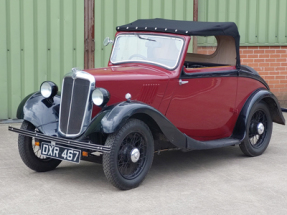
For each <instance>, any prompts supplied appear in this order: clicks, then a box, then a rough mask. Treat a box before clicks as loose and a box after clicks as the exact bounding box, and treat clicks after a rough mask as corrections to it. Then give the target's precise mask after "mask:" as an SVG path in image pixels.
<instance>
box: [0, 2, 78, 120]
mask: <svg viewBox="0 0 287 215" xmlns="http://www.w3.org/2000/svg"><path fill="white" fill-rule="evenodd" d="M0 5H1V7H0V29H1V38H0V65H1V71H0V77H1V79H0V80H1V84H0V92H1V93H0V101H1V104H0V119H7V118H15V117H16V110H17V107H18V104H19V103H20V101H21V99H23V98H24V97H25V96H26V95H27V94H29V93H32V92H34V91H37V90H38V89H39V86H40V84H41V83H42V82H43V81H45V80H52V81H54V82H55V83H56V84H57V85H58V86H59V87H61V82H62V78H63V75H64V74H65V73H67V72H69V71H70V70H71V68H72V67H79V68H84V1H82V0H0Z"/></svg>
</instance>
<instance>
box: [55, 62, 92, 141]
mask: <svg viewBox="0 0 287 215" xmlns="http://www.w3.org/2000/svg"><path fill="white" fill-rule="evenodd" d="M66 77H72V78H73V87H72V95H73V93H74V83H75V80H76V79H77V78H79V79H85V80H88V81H90V86H89V95H88V96H87V100H86V107H85V112H84V116H83V119H82V124H81V129H80V132H79V133H77V134H69V133H68V132H69V130H67V133H68V134H65V133H64V132H62V131H61V126H60V124H61V110H62V109H61V106H60V113H59V126H58V133H59V134H60V135H61V136H64V137H68V138H69V137H77V136H79V135H81V134H82V133H83V132H84V131H85V130H86V128H87V127H88V125H89V124H90V122H91V117H92V110H93V101H92V99H91V95H92V92H93V90H94V89H95V85H96V81H95V78H94V76H93V75H91V74H89V73H87V72H85V71H80V70H77V69H76V68H73V69H72V71H71V72H69V73H68V74H66V75H65V76H64V78H63V84H62V93H63V87H64V81H65V78H66ZM72 95H71V96H72ZM61 103H62V97H61ZM71 105H72V97H71V104H70V109H69V111H71ZM70 113H71V112H69V118H68V122H67V126H68V125H69V124H68V123H69V121H70Z"/></svg>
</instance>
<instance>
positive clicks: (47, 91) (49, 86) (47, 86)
mask: <svg viewBox="0 0 287 215" xmlns="http://www.w3.org/2000/svg"><path fill="white" fill-rule="evenodd" d="M40 92H41V94H42V96H43V97H45V98H51V97H54V96H55V95H56V94H57V92H58V87H57V85H56V84H55V83H53V82H51V81H44V82H43V83H42V84H41V86H40Z"/></svg>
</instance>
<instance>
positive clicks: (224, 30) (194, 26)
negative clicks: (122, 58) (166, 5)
mask: <svg viewBox="0 0 287 215" xmlns="http://www.w3.org/2000/svg"><path fill="white" fill-rule="evenodd" d="M116 30H117V31H153V32H166V33H173V34H183V35H190V36H216V35H228V36H232V37H234V38H235V37H239V33H238V29H237V26H236V24H235V23H234V22H194V21H181V20H169V19H158V18H156V19H138V20H136V21H134V22H131V23H129V24H126V25H122V26H118V27H117V28H116Z"/></svg>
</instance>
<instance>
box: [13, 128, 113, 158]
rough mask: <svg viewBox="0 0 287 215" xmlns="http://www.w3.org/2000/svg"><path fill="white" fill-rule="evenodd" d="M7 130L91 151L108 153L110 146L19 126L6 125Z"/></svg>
mask: <svg viewBox="0 0 287 215" xmlns="http://www.w3.org/2000/svg"><path fill="white" fill-rule="evenodd" d="M8 130H9V131H12V132H16V133H18V134H21V135H24V136H28V137H34V138H37V139H40V140H46V141H49V142H54V143H55V144H56V145H62V146H68V147H74V148H77V149H81V150H91V151H95V152H101V153H109V152H110V151H111V147H110V146H103V145H98V144H93V143H86V142H81V141H77V140H71V139H65V138H62V137H54V136H49V135H45V134H42V133H39V132H33V131H27V130H23V129H19V128H14V127H11V126H9V127H8Z"/></svg>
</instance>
